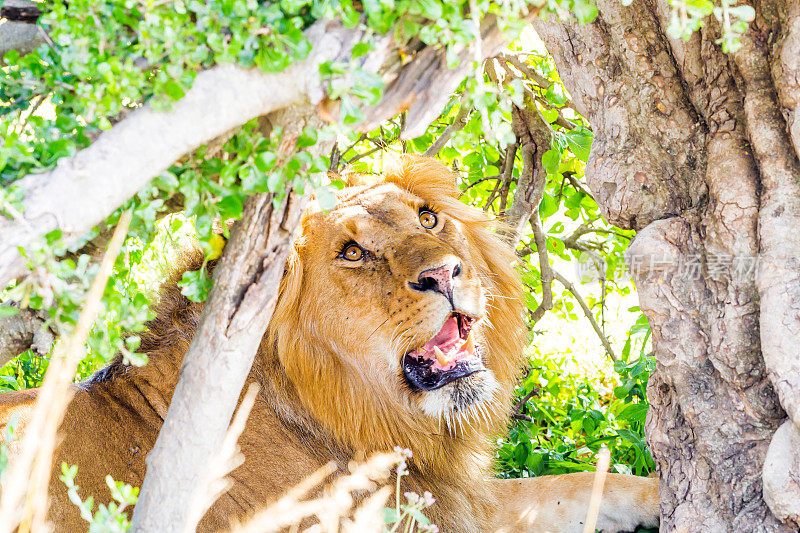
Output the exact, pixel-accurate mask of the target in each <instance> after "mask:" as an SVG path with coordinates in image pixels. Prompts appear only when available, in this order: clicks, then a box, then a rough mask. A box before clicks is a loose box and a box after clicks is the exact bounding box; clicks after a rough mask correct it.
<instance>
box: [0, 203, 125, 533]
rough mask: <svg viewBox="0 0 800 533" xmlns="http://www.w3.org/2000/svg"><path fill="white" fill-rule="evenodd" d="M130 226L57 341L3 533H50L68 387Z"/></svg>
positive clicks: (15, 470)
mask: <svg viewBox="0 0 800 533" xmlns="http://www.w3.org/2000/svg"><path fill="white" fill-rule="evenodd" d="M130 221H131V213H130V212H129V211H128V212H125V213H123V214H122V216H121V217H120V219H119V222H118V223H117V227H116V229H115V230H114V235H113V237H112V238H111V241H110V242H109V243H108V247H107V248H106V253H105V255H104V256H103V260H102V261H101V262H100V267H99V269H98V271H97V275H96V276H95V278H94V281H93V282H92V285H91V287H90V288H89V292H88V293H87V295H86V301H85V302H84V307H83V311H81V314H80V316H79V317H78V323H77V324H76V325H75V329H74V330H73V331H72V333H71V334H70V336H69V337H68V338H62V339H60V340H59V341H58V343H57V344H56V346H55V348H54V349H53V353H52V355H51V357H50V364H49V366H48V368H47V373H46V374H45V377H44V382H43V383H42V387H41V388H40V389H39V393H38V395H37V398H36V404H35V405H34V408H33V414H32V415H31V421H30V423H28V424H27V427H26V430H25V434H24V435H23V437H22V441H21V443H20V445H21V448H20V454H19V455H18V456H17V457H15V458H14V461H13V462H12V464H11V465H10V466H9V468H8V470H7V471H6V473H5V475H4V476H3V479H2V497H1V498H0V533H11V532H12V531H14V530H15V529H16V527H17V526H18V525H19V532H20V533H28V532H29V531H35V532H40V531H47V530H49V526H48V524H47V522H46V514H47V505H48V502H47V486H48V483H49V481H50V472H51V470H52V466H53V452H54V451H55V447H56V439H57V432H58V427H59V425H60V424H61V420H62V419H63V417H64V412H65V410H66V407H67V404H68V403H69V400H70V398H71V391H70V384H71V383H72V380H73V379H74V377H75V371H76V370H77V368H78V363H80V361H81V359H83V356H84V354H85V348H84V344H85V343H86V339H87V338H88V336H89V331H90V330H91V327H92V324H93V323H94V320H95V317H96V316H97V313H98V311H99V310H100V306H101V300H102V298H103V292H104V291H105V288H106V284H107V283H108V278H109V277H110V276H111V272H112V270H113V267H114V263H115V261H116V259H117V255H118V254H119V251H120V248H121V247H122V243H123V241H124V240H125V236H126V235H127V233H128V226H129V225H130Z"/></svg>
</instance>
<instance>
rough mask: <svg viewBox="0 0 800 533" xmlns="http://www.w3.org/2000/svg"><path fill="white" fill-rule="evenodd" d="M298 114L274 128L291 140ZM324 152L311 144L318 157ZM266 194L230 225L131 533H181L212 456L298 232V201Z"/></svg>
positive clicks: (309, 112)
mask: <svg viewBox="0 0 800 533" xmlns="http://www.w3.org/2000/svg"><path fill="white" fill-rule="evenodd" d="M304 111H305V114H304V116H298V115H297V114H296V113H294V114H293V113H287V114H286V115H288V116H285V117H284V118H282V119H279V120H280V123H281V124H282V125H283V126H284V127H285V128H286V130H287V131H291V132H292V135H293V136H294V138H295V139H296V137H297V135H298V134H299V132H300V131H301V130H302V128H303V126H304V124H305V122H306V121H307V120H312V119H313V115H314V113H315V111H314V109H313V108H305V109H304ZM328 148H329V146H321V145H317V146H314V150H316V151H318V152H320V153H322V151H326V150H327V149H328ZM272 200H273V197H272V195H271V194H260V195H256V196H251V197H249V198H248V199H247V201H246V202H245V207H244V213H243V215H242V219H241V220H240V221H238V222H237V223H236V225H235V226H234V228H233V231H232V233H231V239H230V241H229V242H228V244H227V245H226V247H225V251H224V253H223V255H222V259H221V260H220V264H219V266H218V267H217V268H216V269H215V271H214V287H213V289H212V290H211V293H210V294H209V298H208V301H207V302H206V305H205V307H204V308H203V313H202V315H201V318H200V323H199V324H198V327H197V331H196V333H195V335H194V338H193V340H192V344H191V346H190V347H189V350H188V352H187V353H186V355H185V356H184V361H183V366H182V367H181V374H180V379H179V381H178V384H177V386H176V388H175V393H174V394H173V397H172V401H171V403H170V406H169V411H168V412H167V417H166V419H165V420H164V425H163V427H162V429H161V431H160V433H159V436H158V440H157V441H156V444H155V446H154V447H153V450H152V451H151V452H150V454H149V455H148V457H147V476H146V477H145V480H144V483H143V485H142V492H141V496H140V498H139V501H138V503H137V505H136V509H135V511H134V515H133V531H139V532H142V531H153V532H156V531H157V532H164V531H183V530H184V524H185V523H186V521H187V519H188V516H187V513H188V510H189V509H190V503H191V500H192V498H193V496H194V495H195V491H196V488H197V487H198V485H199V484H201V483H202V482H203V480H204V479H205V478H204V475H205V471H206V470H207V468H208V466H207V465H208V464H209V461H211V460H212V459H213V458H214V457H215V456H216V454H217V453H218V451H219V448H220V445H221V444H222V439H223V437H224V435H225V431H226V429H227V427H228V424H229V422H230V420H231V416H232V415H233V412H234V409H235V407H236V403H237V400H238V398H239V393H240V391H241V390H242V386H243V385H244V382H245V378H246V376H247V374H248V372H249V371H250V366H251V365H252V362H253V357H254V356H255V353H256V349H257V347H258V345H259V343H260V342H261V338H262V337H263V335H264V332H265V331H266V329H267V325H268V323H269V320H270V318H271V316H272V311H273V309H274V307H275V302H276V300H277V294H278V283H279V281H280V278H281V276H282V275H283V269H284V264H285V262H286V258H287V256H288V254H289V251H290V248H291V243H292V241H293V239H294V236H295V233H296V231H297V228H298V222H299V220H300V215H301V213H302V210H303V207H304V205H305V197H303V196H301V195H298V194H296V193H294V192H291V193H289V195H288V196H287V199H286V203H285V204H284V207H283V208H282V209H275V208H274V207H273V203H272Z"/></svg>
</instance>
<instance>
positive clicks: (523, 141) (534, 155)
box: [506, 98, 552, 248]
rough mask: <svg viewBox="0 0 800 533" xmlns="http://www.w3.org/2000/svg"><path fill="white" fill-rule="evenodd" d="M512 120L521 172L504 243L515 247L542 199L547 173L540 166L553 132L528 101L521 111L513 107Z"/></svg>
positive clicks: (509, 213)
mask: <svg viewBox="0 0 800 533" xmlns="http://www.w3.org/2000/svg"><path fill="white" fill-rule="evenodd" d="M512 120H513V127H514V133H516V135H517V139H519V142H520V146H521V147H522V148H521V150H520V153H521V156H522V172H521V173H520V176H519V182H518V183H517V189H516V192H515V193H514V201H513V202H512V203H511V207H509V209H508V213H507V216H506V222H507V224H508V227H509V229H510V233H508V234H507V235H506V240H507V241H508V243H509V244H511V246H513V247H515V248H516V246H517V244H519V239H520V237H521V236H522V231H523V229H524V227H525V225H526V224H527V223H528V220H529V219H530V217H531V214H533V213H534V211H535V210H537V209H538V208H539V204H540V203H541V201H542V198H543V197H544V189H545V186H546V185H547V172H546V171H545V169H544V167H543V166H542V154H544V153H545V152H546V151H547V150H549V149H550V146H551V136H552V133H551V130H550V125H549V124H548V123H547V122H546V121H545V120H544V118H542V115H541V113H539V111H538V110H537V109H536V106H535V105H534V104H533V102H532V101H531V100H530V99H527V98H526V100H525V107H524V108H518V107H514V110H513V115H512Z"/></svg>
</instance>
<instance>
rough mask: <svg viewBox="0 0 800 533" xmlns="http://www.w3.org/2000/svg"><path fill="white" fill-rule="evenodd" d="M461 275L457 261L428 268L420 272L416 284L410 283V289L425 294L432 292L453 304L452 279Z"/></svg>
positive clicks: (459, 262) (459, 264)
mask: <svg viewBox="0 0 800 533" xmlns="http://www.w3.org/2000/svg"><path fill="white" fill-rule="evenodd" d="M459 274H461V261H459V260H458V259H455V258H454V260H452V261H448V262H446V263H445V264H443V265H441V266H438V267H434V268H429V269H427V270H423V271H422V272H420V274H419V277H418V278H417V282H416V283H414V282H411V283H409V285H410V286H411V288H412V289H415V290H418V291H422V292H427V291H434V292H438V293H439V294H442V295H444V297H445V298H447V299H448V300H450V303H451V304H452V303H453V278H455V277H457V276H458V275H459Z"/></svg>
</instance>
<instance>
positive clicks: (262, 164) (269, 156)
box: [254, 152, 278, 174]
mask: <svg viewBox="0 0 800 533" xmlns="http://www.w3.org/2000/svg"><path fill="white" fill-rule="evenodd" d="M277 160H278V158H277V156H276V155H275V154H273V153H272V152H261V153H260V154H258V155H257V156H256V158H255V161H254V163H255V166H256V168H257V169H258V170H259V171H261V172H263V173H264V174H266V173H267V172H269V171H270V170H272V169H273V168H275V162H276V161H277Z"/></svg>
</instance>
